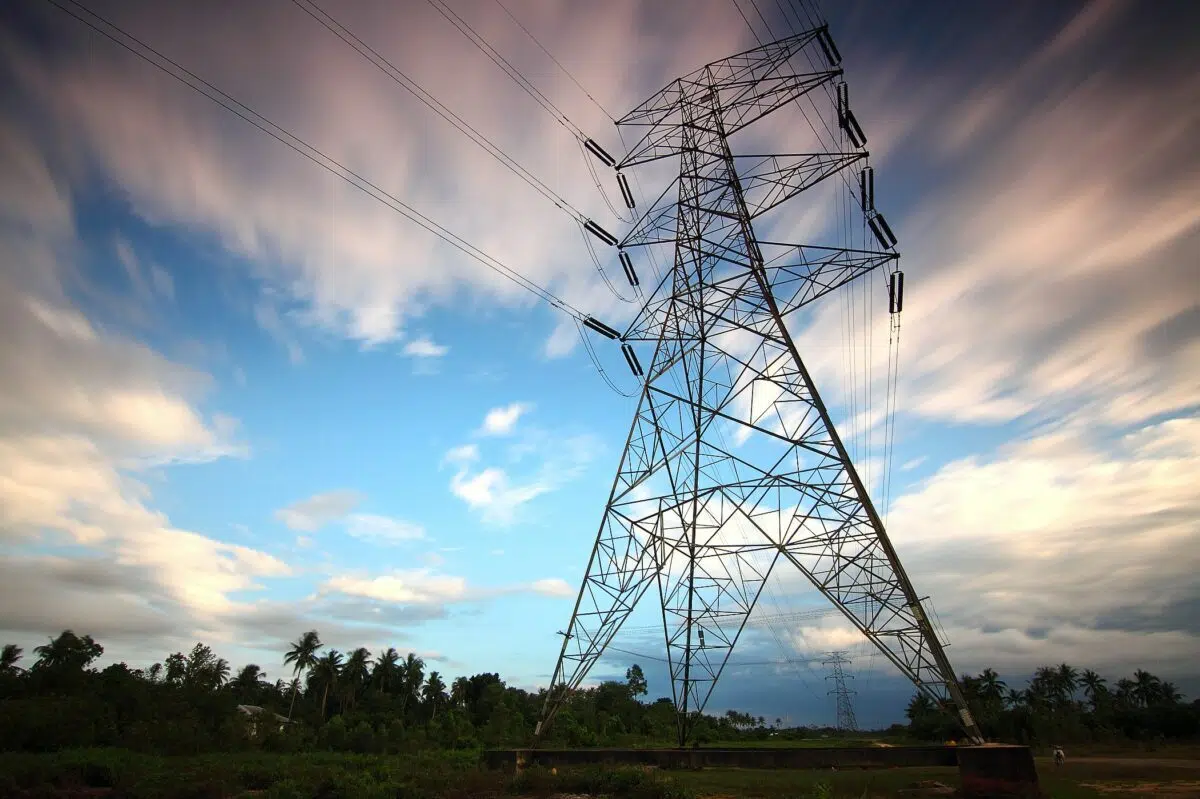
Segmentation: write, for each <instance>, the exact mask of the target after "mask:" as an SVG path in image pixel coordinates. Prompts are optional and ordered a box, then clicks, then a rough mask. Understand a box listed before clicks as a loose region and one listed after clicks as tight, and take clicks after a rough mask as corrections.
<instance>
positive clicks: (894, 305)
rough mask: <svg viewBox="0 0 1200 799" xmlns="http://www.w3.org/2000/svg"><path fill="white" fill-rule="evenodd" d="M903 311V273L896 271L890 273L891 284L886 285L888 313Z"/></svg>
mask: <svg viewBox="0 0 1200 799" xmlns="http://www.w3.org/2000/svg"><path fill="white" fill-rule="evenodd" d="M902 310H904V273H903V272H901V271H900V270H899V269H897V270H896V271H895V272H892V279H891V282H889V283H888V312H889V313H894V314H896V313H900V312H901V311H902Z"/></svg>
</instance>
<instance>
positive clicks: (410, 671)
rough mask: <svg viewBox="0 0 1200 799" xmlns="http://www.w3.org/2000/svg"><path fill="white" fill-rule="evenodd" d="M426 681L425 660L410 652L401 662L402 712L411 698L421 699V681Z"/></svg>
mask: <svg viewBox="0 0 1200 799" xmlns="http://www.w3.org/2000/svg"><path fill="white" fill-rule="evenodd" d="M423 682H425V661H424V660H422V659H421V658H420V657H418V656H417V655H416V654H415V653H413V652H409V653H408V656H407V657H405V658H404V662H403V663H401V664H400V692H401V693H400V713H401V714H402V715H403V713H404V711H405V709H406V708H407V707H408V702H409V700H410V699H414V700H415V699H419V692H420V690H421V683H423Z"/></svg>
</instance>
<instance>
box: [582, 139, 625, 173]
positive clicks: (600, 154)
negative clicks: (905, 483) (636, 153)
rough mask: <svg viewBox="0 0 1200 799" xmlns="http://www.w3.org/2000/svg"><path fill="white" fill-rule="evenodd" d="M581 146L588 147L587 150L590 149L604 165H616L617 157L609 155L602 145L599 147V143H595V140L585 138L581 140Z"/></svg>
mask: <svg viewBox="0 0 1200 799" xmlns="http://www.w3.org/2000/svg"><path fill="white" fill-rule="evenodd" d="M583 146H584V147H586V148H588V150H589V151H591V153H592V155H594V156H596V157H597V158H599V159H600V160H601V161H602V162H603V163H604V165H605V166H616V165H617V159H615V158H613V157H612V156H611V155H609V154H608V153H607V152H605V150H604V148H603V147H601V146H600V145H599V144H596V142H594V141H592V140H591V139H586V140H585V141H584V142H583Z"/></svg>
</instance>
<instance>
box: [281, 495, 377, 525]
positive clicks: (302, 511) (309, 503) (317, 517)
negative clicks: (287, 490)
mask: <svg viewBox="0 0 1200 799" xmlns="http://www.w3.org/2000/svg"><path fill="white" fill-rule="evenodd" d="M364 499H365V497H363V495H362V494H360V493H359V492H357V491H350V490H339V491H326V492H324V493H322V494H314V495H313V496H311V497H309V498H308V499H302V500H300V501H299V502H294V503H292V504H291V505H288V506H287V507H284V508H280V509H279V510H277V511H275V518H276V519H278V520H279V521H281V522H283V523H284V524H285V525H287V526H288V527H289V528H290V529H292V530H301V531H303V532H306V533H315V532H316V531H317V530H320V529H321V528H322V527H324V526H326V525H327V524H330V523H331V522H335V521H338V520H340V519H343V518H345V517H346V516H347V515H349V514H350V512H351V511H353V510H354V509H355V508H357V507H358V506H359V505H360V504H361V503H362V501H363V500H364Z"/></svg>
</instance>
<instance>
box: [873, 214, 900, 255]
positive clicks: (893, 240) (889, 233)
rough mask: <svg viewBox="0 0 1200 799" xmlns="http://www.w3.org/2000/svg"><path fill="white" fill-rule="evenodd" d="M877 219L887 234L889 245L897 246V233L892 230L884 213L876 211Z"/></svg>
mask: <svg viewBox="0 0 1200 799" xmlns="http://www.w3.org/2000/svg"><path fill="white" fill-rule="evenodd" d="M875 221H876V222H878V223H879V229H880V230H882V231H883V235H884V236H887V240H888V246H889V247H895V246H896V234H895V233H893V232H892V228H891V226H890V225H888V223H887V220H886V219H884V218H883V214H881V213H879V212H876V213H875Z"/></svg>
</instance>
